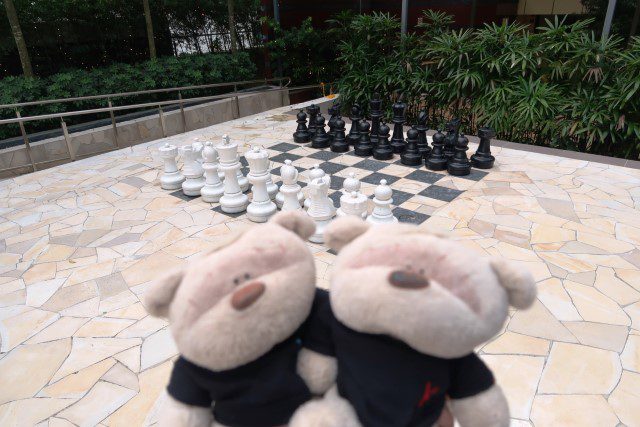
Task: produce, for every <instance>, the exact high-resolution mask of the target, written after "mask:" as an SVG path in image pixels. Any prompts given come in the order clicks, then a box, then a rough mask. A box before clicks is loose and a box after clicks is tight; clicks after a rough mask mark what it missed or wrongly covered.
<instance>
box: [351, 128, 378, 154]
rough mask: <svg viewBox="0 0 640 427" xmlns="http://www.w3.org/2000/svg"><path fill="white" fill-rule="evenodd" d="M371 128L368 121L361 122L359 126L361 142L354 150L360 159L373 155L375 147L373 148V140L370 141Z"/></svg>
mask: <svg viewBox="0 0 640 427" xmlns="http://www.w3.org/2000/svg"><path fill="white" fill-rule="evenodd" d="M370 127H371V126H370V125H369V123H367V121H366V120H361V121H360V123H359V124H358V131H359V132H360V141H358V143H357V144H356V147H355V148H356V149H355V150H354V154H355V155H356V156H358V157H369V156H370V155H372V154H373V146H371V140H370V139H369V128H370Z"/></svg>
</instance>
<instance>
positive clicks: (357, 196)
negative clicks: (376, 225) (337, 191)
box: [336, 173, 369, 219]
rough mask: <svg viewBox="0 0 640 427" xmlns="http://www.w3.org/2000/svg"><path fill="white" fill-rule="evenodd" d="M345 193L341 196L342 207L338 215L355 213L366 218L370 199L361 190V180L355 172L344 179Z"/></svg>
mask: <svg viewBox="0 0 640 427" xmlns="http://www.w3.org/2000/svg"><path fill="white" fill-rule="evenodd" d="M343 193H344V194H343V195H342V196H340V208H338V211H337V212H336V215H338V216H347V215H353V216H357V217H359V218H362V219H365V218H366V217H367V210H368V208H369V199H368V198H367V196H365V195H364V194H362V193H361V192H360V180H359V179H357V178H356V176H355V174H354V173H350V174H349V177H348V178H347V179H345V180H344V188H343Z"/></svg>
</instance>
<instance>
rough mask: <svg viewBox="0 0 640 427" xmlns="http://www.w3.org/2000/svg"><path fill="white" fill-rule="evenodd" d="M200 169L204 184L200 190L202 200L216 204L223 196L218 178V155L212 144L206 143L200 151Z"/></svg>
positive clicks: (222, 188)
mask: <svg viewBox="0 0 640 427" xmlns="http://www.w3.org/2000/svg"><path fill="white" fill-rule="evenodd" d="M202 159H203V160H204V162H203V163H202V168H203V169H204V176H205V182H204V187H202V189H201V190H200V194H201V195H202V200H204V201H205V202H207V203H217V202H219V201H220V197H222V195H223V194H224V185H223V184H222V181H220V178H219V177H218V153H217V152H216V149H215V148H213V143H212V142H211V141H207V142H205V144H204V149H203V150H202Z"/></svg>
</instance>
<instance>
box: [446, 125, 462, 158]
mask: <svg viewBox="0 0 640 427" xmlns="http://www.w3.org/2000/svg"><path fill="white" fill-rule="evenodd" d="M446 129H447V136H446V137H445V139H444V155H445V156H447V159H450V158H451V157H453V155H454V154H455V147H456V144H457V143H458V136H459V134H458V132H460V119H453V120H451V121H449V122H448V123H447V126H446Z"/></svg>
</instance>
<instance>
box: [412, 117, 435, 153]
mask: <svg viewBox="0 0 640 427" xmlns="http://www.w3.org/2000/svg"><path fill="white" fill-rule="evenodd" d="M428 117H429V116H428V115H427V112H426V111H421V112H420V114H419V115H418V124H417V125H416V126H415V128H416V130H417V131H418V150H419V151H420V154H422V157H423V158H425V159H426V158H427V157H428V156H429V153H431V147H429V141H427V118H428Z"/></svg>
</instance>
